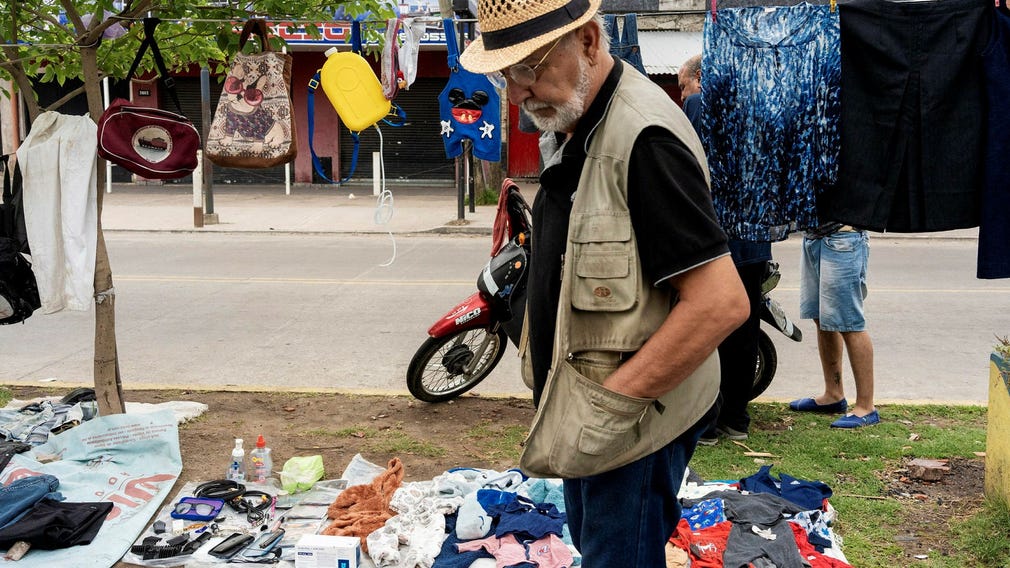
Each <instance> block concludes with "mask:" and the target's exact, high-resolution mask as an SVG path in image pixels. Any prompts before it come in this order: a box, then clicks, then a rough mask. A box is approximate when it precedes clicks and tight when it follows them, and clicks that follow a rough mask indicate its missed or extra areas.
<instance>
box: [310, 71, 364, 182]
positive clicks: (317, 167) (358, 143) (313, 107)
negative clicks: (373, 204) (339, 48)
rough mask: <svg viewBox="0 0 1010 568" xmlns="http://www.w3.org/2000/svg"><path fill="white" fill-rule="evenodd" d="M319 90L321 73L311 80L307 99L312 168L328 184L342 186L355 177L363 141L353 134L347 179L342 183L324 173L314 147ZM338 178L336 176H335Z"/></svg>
mask: <svg viewBox="0 0 1010 568" xmlns="http://www.w3.org/2000/svg"><path fill="white" fill-rule="evenodd" d="M318 88H319V71H316V74H315V75H313V76H312V78H311V79H309V96H308V98H307V99H306V105H305V106H306V107H307V108H308V111H309V152H310V153H311V154H312V167H313V168H314V169H315V170H316V173H317V174H319V177H321V178H323V179H324V180H326V181H327V182H328V183H332V184H335V185H341V184H344V183H346V182H347V181H348V180H349V179H351V176H353V175H354V170H355V168H357V167H358V150H359V147H360V146H361V141H360V138H359V136H358V133H357V132H354V131H352V132H351V138H353V139H354V153H353V154H352V155H351V171H349V172H348V173H347V177H345V178H344V179H342V180H340V181H333V180H332V179H330V178H329V177H328V176H327V175H326V173H325V172H324V171H323V163H322V162H320V161H319V156H317V155H316V149H315V147H314V146H313V142H312V141H313V140H314V139H315V134H316V89H318ZM334 177H336V176H334Z"/></svg>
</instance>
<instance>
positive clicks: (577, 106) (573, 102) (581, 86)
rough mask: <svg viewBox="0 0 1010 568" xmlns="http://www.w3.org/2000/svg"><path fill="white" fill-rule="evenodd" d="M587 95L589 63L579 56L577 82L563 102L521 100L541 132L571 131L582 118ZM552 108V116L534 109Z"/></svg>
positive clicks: (524, 108)
mask: <svg viewBox="0 0 1010 568" xmlns="http://www.w3.org/2000/svg"><path fill="white" fill-rule="evenodd" d="M588 96H589V63H587V62H586V60H585V59H582V58H581V57H580V58H579V82H578V83H577V84H576V85H575V91H574V92H573V93H572V96H571V98H569V99H568V100H567V101H565V102H564V103H561V104H560V105H552V104H550V103H545V102H542V101H537V100H534V99H532V98H529V99H526V100H525V101H523V110H525V111H526V113H527V114H528V115H529V117H530V118H531V119H532V120H533V124H535V125H536V127H537V128H538V129H539V130H541V131H543V132H573V131H574V130H575V124H576V123H577V122H578V121H579V119H580V118H582V112H583V109H585V104H586V98H587V97H588ZM548 108H550V109H554V114H553V115H552V116H543V115H540V114H537V112H536V111H538V110H543V109H548Z"/></svg>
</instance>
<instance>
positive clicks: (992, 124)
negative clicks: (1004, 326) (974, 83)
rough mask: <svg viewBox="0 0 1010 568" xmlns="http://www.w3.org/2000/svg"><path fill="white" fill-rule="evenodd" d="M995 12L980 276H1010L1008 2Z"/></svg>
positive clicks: (985, 60) (988, 58) (985, 59)
mask: <svg viewBox="0 0 1010 568" xmlns="http://www.w3.org/2000/svg"><path fill="white" fill-rule="evenodd" d="M1000 6H1001V9H998V10H996V11H995V13H994V14H993V18H992V34H991V35H990V38H989V45H988V46H987V47H986V49H985V52H984V53H983V54H982V65H983V66H984V68H985V83H986V94H987V95H988V98H989V101H988V102H989V105H988V111H987V112H988V119H987V120H986V125H987V126H988V134H987V135H986V143H985V150H986V151H985V173H984V176H985V177H984V179H985V183H984V189H983V193H982V218H981V219H980V222H979V228H978V273H977V276H978V277H979V278H1010V223H1008V222H1007V212H1008V211H1010V183H1008V180H1010V160H1008V159H1007V154H1008V153H1010V107H1008V106H1007V101H1010V14H1008V13H1007V12H1006V11H1005V6H1006V3H1005V1H1004V0H1000Z"/></svg>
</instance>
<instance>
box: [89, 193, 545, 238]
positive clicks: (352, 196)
mask: <svg viewBox="0 0 1010 568" xmlns="http://www.w3.org/2000/svg"><path fill="white" fill-rule="evenodd" d="M520 187H521V189H522V191H523V195H524V197H526V199H527V200H528V201H530V202H531V203H532V201H533V196H534V194H535V193H536V188H537V186H536V185H534V184H531V183H522V182H520ZM386 190H387V192H388V193H389V194H390V195H391V196H392V198H391V199H386V200H384V201H383V203H382V207H381V208H380V206H379V202H378V198H377V197H376V196H374V195H372V187H371V185H359V186H346V187H334V186H325V185H293V186H292V188H291V194H290V195H287V194H286V193H285V188H284V186H283V185H215V186H214V197H213V199H214V213H216V214H217V221H218V222H217V223H216V224H205V225H204V226H203V227H202V228H197V227H195V226H194V222H193V190H192V187H191V186H184V185H134V184H114V185H113V188H112V193H106V194H105V196H104V199H103V213H102V227H103V228H104V230H106V231H157V232H245V233H269V232H285V233H386V232H387V231H391V232H393V233H398V234H403V233H478V234H490V232H491V226H492V224H493V223H494V215H495V211H496V206H495V205H481V206H477V207H476V208H475V209H476V210H475V211H474V212H470V208H469V206H465V207H464V215H463V218H462V219H460V218H459V212H458V209H459V206H458V200H457V196H456V192H455V190H454V189H453V188H452V187H424V186H392V185H389V186H387V188H386Z"/></svg>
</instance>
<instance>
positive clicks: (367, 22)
mask: <svg viewBox="0 0 1010 568" xmlns="http://www.w3.org/2000/svg"><path fill="white" fill-rule="evenodd" d="M111 18H113V19H119V20H127V21H143V18H124V17H119V16H111ZM408 18H409V19H413V20H414V21H421V22H424V23H429V24H439V25H441V24H442V23H443V21H444V20H443V19H442V18H439V17H437V16H416V17H410V16H408V17H406V18H404V19H408ZM358 21H360V22H361V23H362V24H364V25H368V26H376V27H378V26H379V25H382V26H385V25H386V20H358ZM161 22H162V23H176V24H186V23H221V24H233V25H235V26H236V27H237V26H239V25H240V24H242V23H243V20H234V19H200V18H178V19H168V20H161ZM267 22H268V24H269V23H276V24H316V25H322V24H330V23H339V24H352V23H353V22H354V20H329V21H325V22H320V21H318V20H267ZM457 22H458V23H461V24H469V23H476V22H477V20H476V19H475V18H456V19H454V20H453V23H457ZM0 47H35V48H45V49H62V48H67V47H81V44H78V43H30V42H18V43H0Z"/></svg>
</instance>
